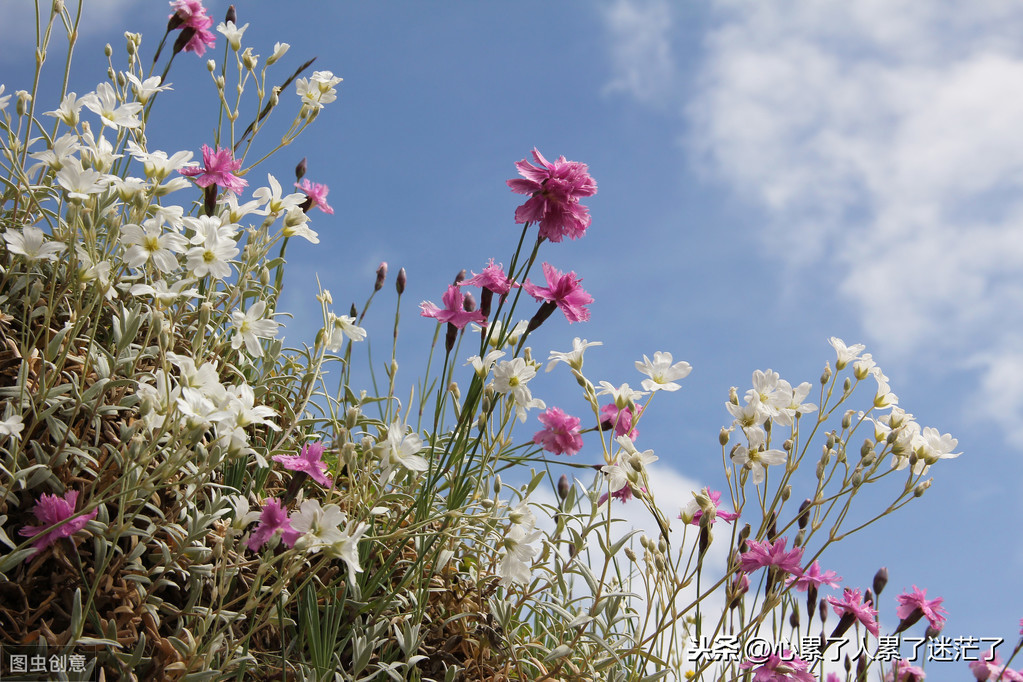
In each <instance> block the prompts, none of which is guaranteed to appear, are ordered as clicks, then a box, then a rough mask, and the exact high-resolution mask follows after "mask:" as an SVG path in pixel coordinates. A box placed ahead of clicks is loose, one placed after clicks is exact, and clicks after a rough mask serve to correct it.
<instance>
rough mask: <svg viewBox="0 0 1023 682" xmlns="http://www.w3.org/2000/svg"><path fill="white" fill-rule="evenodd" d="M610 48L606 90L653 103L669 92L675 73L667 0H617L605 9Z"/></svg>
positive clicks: (604, 18)
mask: <svg viewBox="0 0 1023 682" xmlns="http://www.w3.org/2000/svg"><path fill="white" fill-rule="evenodd" d="M602 14H603V20H604V24H605V27H606V30H607V32H608V35H609V45H610V49H611V55H610V56H611V71H612V77H611V81H610V82H609V83H608V84H607V87H606V91H607V92H624V93H626V94H629V95H631V96H633V97H635V98H636V99H638V100H639V101H641V102H645V103H647V104H652V103H655V102H657V101H659V100H660V98H661V97H663V96H664V95H665V94H666V93H668V92H670V85H671V82H672V80H673V78H674V73H675V60H674V57H673V56H672V49H671V41H670V35H671V28H672V18H671V10H670V7H669V6H668V3H667V2H666V0H648V1H646V2H632V1H630V0H616V1H615V2H614V3H612V4H611V5H608V6H606V7H604V8H603V12H602Z"/></svg>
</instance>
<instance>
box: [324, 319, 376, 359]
mask: <svg viewBox="0 0 1023 682" xmlns="http://www.w3.org/2000/svg"><path fill="white" fill-rule="evenodd" d="M327 324H328V325H329V326H328V327H327V341H326V345H327V350H329V351H330V352H331V353H336V352H337V351H339V350H341V346H342V345H343V344H344V341H345V339H346V338H347V339H351V340H352V341H363V340H365V338H366V330H365V329H363V328H362V327H360V326H358V325H357V324H355V318H354V317H350V316H348V315H335V314H334V313H330V314H329V315H328V316H327Z"/></svg>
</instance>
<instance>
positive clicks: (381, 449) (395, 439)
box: [374, 421, 430, 486]
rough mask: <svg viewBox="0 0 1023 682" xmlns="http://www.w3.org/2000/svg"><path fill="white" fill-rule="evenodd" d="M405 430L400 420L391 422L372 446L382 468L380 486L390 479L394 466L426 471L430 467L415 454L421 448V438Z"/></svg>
mask: <svg viewBox="0 0 1023 682" xmlns="http://www.w3.org/2000/svg"><path fill="white" fill-rule="evenodd" d="M406 431H407V427H406V426H405V425H404V424H402V423H401V422H400V421H395V422H393V423H392V424H391V425H390V426H388V427H387V435H386V436H385V437H384V439H383V440H382V441H381V442H379V443H377V445H376V447H375V448H374V449H375V450H376V451H377V454H378V455H379V457H380V464H381V467H382V468H383V471H382V472H381V474H380V485H381V486H383V485H385V484H386V483H387V481H388V480H390V478H391V472H392V471H394V469H395V468H396V467H403V468H405V469H408V470H409V471H426V470H427V469H429V468H430V464H429V462H427V461H426V460H425V459H424V458H423V457H421V456H419V455H418V454H416V453H418V452H419V451H420V450H422V449H423V441H422V439H421V438H420V437H419V435H418V434H416V433H411V432H406Z"/></svg>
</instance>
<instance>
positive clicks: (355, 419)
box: [345, 407, 360, 431]
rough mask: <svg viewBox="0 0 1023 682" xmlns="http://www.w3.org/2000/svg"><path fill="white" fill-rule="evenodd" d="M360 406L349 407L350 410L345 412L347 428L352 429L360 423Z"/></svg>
mask: <svg viewBox="0 0 1023 682" xmlns="http://www.w3.org/2000/svg"><path fill="white" fill-rule="evenodd" d="M359 416H360V413H359V408H357V407H349V408H348V411H347V412H345V428H346V429H348V430H349V431H351V430H352V429H354V428H355V427H356V426H358V425H359Z"/></svg>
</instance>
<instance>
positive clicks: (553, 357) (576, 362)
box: [547, 336, 604, 372]
mask: <svg viewBox="0 0 1023 682" xmlns="http://www.w3.org/2000/svg"><path fill="white" fill-rule="evenodd" d="M603 345H604V342H603V341H592V342H591V341H587V340H586V339H580V338H579V337H578V336H577V337H575V338H574V339H572V350H570V351H568V352H567V353H559V352H558V351H553V350H552V351H551V353H550V355H549V356H547V360H548V363H547V371H548V372H549V371H551V370H552V369H553V368H554V365H556V364H558V363H559V362H564V363H567V364H568V366H569V367H571V368H572V369H574V370H576V371H579V370H581V369H582V368H583V353H585V352H586V349H587V348H589V347H591V346H603Z"/></svg>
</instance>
